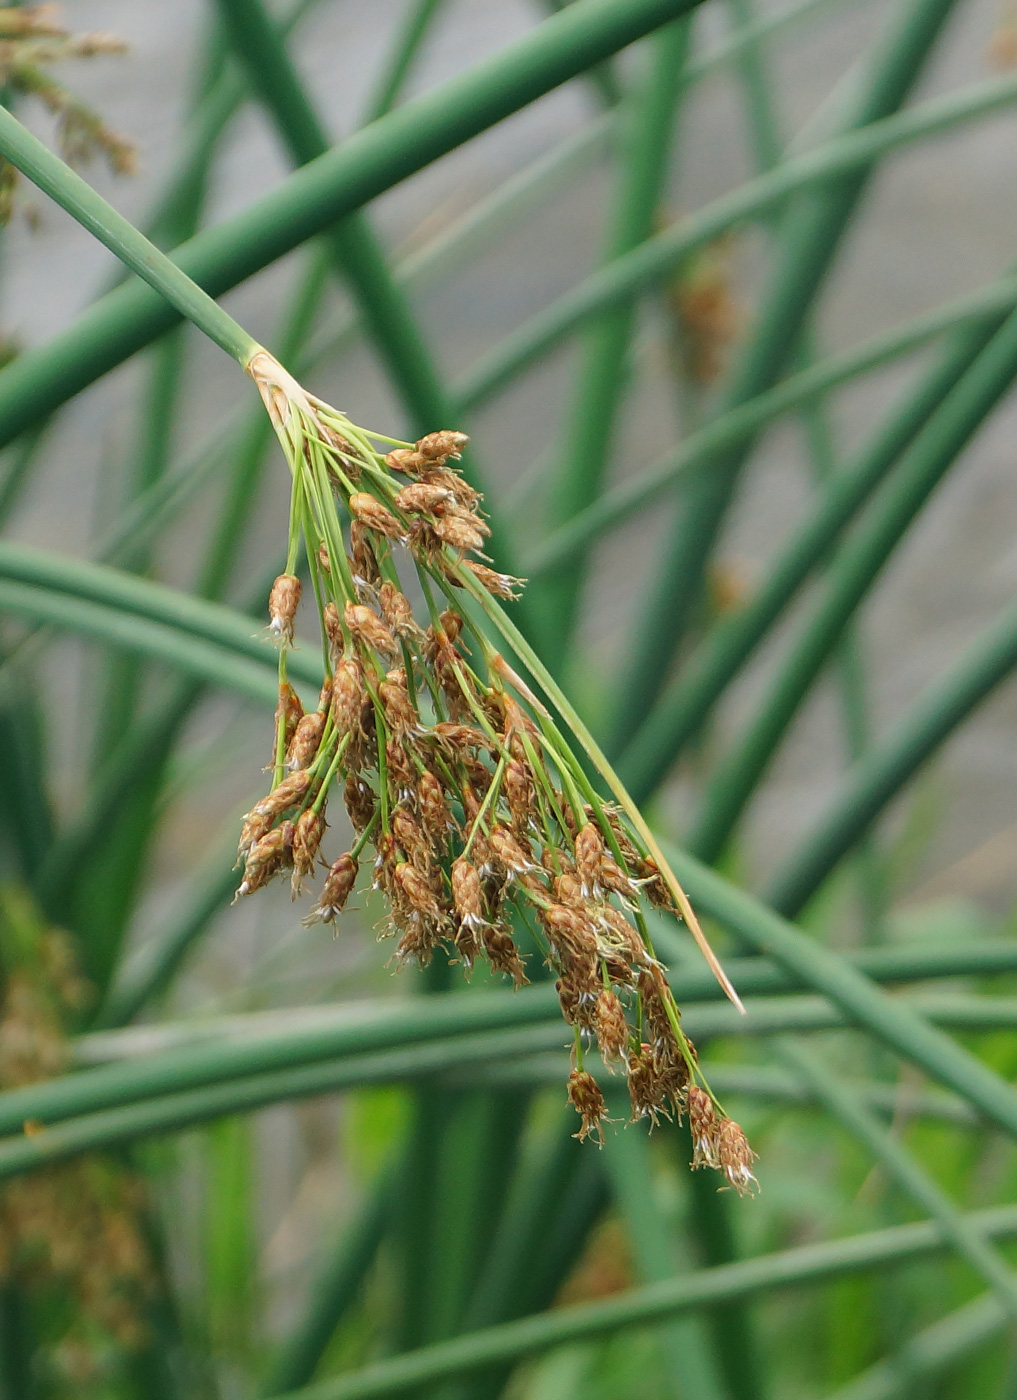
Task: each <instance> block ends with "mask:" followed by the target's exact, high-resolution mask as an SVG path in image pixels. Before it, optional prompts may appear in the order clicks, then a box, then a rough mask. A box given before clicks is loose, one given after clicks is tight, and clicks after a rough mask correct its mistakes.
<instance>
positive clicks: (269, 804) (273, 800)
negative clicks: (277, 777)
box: [245, 769, 311, 820]
mask: <svg viewBox="0 0 1017 1400" xmlns="http://www.w3.org/2000/svg"><path fill="white" fill-rule="evenodd" d="M310 786H311V775H310V773H308V772H307V771H306V770H305V769H300V770H298V771H297V772H296V773H290V775H289V776H288V777H286V778H283V780H282V782H281V783H277V784H276V786H275V787H274V788H273V789H272V791H271V792H270V793H269V794H268V796H267V797H263V798H262V799H261V801H260V802H256V803H255V804H254V806H253V807H252V808H251V810H250V811H249V812H248V813H247V816H246V817H245V820H247V819H249V818H250V817H271V818H272V819H273V820H274V819H275V818H276V817H279V816H281V815H282V814H283V812H285V811H286V809H287V808H288V807H295V806H296V805H297V803H298V802H300V801H301V799H302V798H303V796H304V794H305V793H306V792H307V789H308V788H309V787H310Z"/></svg>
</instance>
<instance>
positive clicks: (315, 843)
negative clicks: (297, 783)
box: [290, 807, 325, 899]
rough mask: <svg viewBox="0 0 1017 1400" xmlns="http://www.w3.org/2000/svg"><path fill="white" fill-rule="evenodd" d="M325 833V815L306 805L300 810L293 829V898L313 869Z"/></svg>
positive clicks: (291, 889)
mask: <svg viewBox="0 0 1017 1400" xmlns="http://www.w3.org/2000/svg"><path fill="white" fill-rule="evenodd" d="M324 835H325V817H324V815H323V813H321V812H316V811H315V810H314V808H313V807H308V809H307V811H306V812H301V814H300V816H299V817H298V818H297V823H296V826H295V828H294V831H293V878H292V882H291V886H290V891H291V894H292V896H293V898H294V899H296V897H297V895H298V894H300V893H301V891H302V889H303V883H304V879H305V877H306V876H308V875H310V874H311V872H312V870H313V869H314V861H315V857H316V856H317V854H318V847H319V846H320V845H321V838H322V837H323V836H324Z"/></svg>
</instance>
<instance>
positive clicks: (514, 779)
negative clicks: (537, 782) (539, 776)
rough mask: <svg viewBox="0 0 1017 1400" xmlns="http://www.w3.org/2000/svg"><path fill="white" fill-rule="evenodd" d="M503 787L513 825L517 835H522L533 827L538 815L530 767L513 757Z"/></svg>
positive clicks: (503, 776)
mask: <svg viewBox="0 0 1017 1400" xmlns="http://www.w3.org/2000/svg"><path fill="white" fill-rule="evenodd" d="M501 787H502V792H504V794H505V801H506V802H507V803H508V809H509V815H510V817H511V819H512V826H513V827H514V829H515V832H516V834H517V835H522V834H523V833H524V832H526V831H527V830H528V829H529V828H530V827H531V825H532V824H533V819H534V816H535V815H536V799H535V794H534V788H533V783H532V782H531V781H530V775H529V770H528V768H527V767H526V766H525V765H524V764H522V763H520V762H519V761H518V760H517V759H514V758H513V759H511V760H510V761H509V762H508V763H506V765H505V772H504V773H503V774H502V780H501Z"/></svg>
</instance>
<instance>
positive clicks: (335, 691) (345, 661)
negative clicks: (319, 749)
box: [332, 656, 367, 738]
mask: <svg viewBox="0 0 1017 1400" xmlns="http://www.w3.org/2000/svg"><path fill="white" fill-rule="evenodd" d="M366 694H367V692H366V691H365V689H364V668H363V665H362V664H361V662H360V660H359V659H358V658H357V657H355V656H344V657H343V658H342V660H341V661H339V662H338V663H337V665H336V668H335V675H334V676H333V677H332V723H333V724H334V725H335V730H336V733H337V734H338V735H339V737H340V738H342V737H343V735H344V734H350V733H352V732H353V731H354V730H356V729H357V728H358V727H359V725H360V713H361V710H362V709H363V707H364V700H365V698H366Z"/></svg>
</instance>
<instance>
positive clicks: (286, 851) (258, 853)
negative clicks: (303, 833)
mask: <svg viewBox="0 0 1017 1400" xmlns="http://www.w3.org/2000/svg"><path fill="white" fill-rule="evenodd" d="M293 833H294V826H293V823H292V822H283V824H282V826H277V827H276V828H275V830H274V831H270V832H269V833H268V834H267V835H266V836H263V837H262V838H261V840H260V841H256V842H255V843H254V845H253V846H252V847H251V849H250V851H249V852H248V855H247V861H246V863H245V865H244V878H243V880H242V881H241V882H240V888H239V889H238V890H237V892H236V894H235V895H234V897H233V898H234V903H235V902H236V901H237V900H238V899H240V898H241V897H242V896H243V895H245V894H253V893H254V891H255V890H260V889H261V887H262V886H263V885H267V884H268V882H269V880H271V878H272V876H273V875H275V874H277V873H278V872H279V871H280V870H282V869H283V868H284V867H285V866H288V865H289V863H290V861H291V860H292V858H293Z"/></svg>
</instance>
